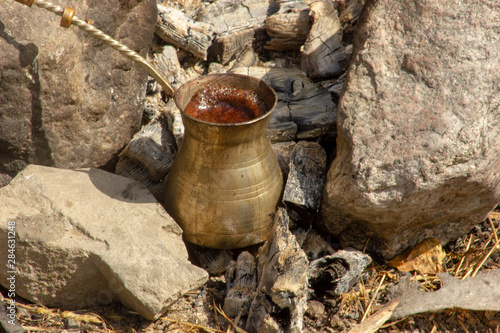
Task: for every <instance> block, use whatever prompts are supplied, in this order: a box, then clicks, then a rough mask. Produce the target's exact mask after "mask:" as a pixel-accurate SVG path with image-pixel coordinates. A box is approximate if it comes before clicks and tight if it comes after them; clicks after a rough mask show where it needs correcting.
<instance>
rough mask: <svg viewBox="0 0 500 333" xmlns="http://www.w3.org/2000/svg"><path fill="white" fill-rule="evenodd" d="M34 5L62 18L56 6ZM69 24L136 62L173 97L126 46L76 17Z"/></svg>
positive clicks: (167, 86) (41, 0) (37, 1)
mask: <svg viewBox="0 0 500 333" xmlns="http://www.w3.org/2000/svg"><path fill="white" fill-rule="evenodd" d="M34 4H35V5H37V6H38V7H40V8H43V9H46V10H48V11H50V12H52V13H54V14H56V15H59V16H63V13H64V9H63V8H62V7H59V6H56V5H54V4H52V3H50V2H48V1H45V0H34ZM71 24H73V25H76V26H77V27H78V28H80V29H82V30H84V31H86V32H87V33H89V34H91V35H92V36H94V37H95V38H97V39H99V40H101V41H103V42H104V44H106V45H109V46H111V47H112V48H113V49H115V50H117V51H118V52H120V53H121V54H122V55H123V56H125V57H127V58H129V59H131V60H132V61H135V62H137V63H138V64H139V65H140V66H141V67H142V68H143V69H144V70H145V71H146V72H148V74H149V75H151V76H152V77H153V78H154V79H155V80H156V81H157V82H158V83H159V84H160V85H161V86H162V87H163V90H165V92H166V93H167V94H168V95H169V96H173V94H174V90H173V89H172V86H170V84H169V83H168V82H167V81H166V80H165V79H164V78H163V76H161V75H160V73H158V72H157V70H156V69H155V68H154V67H153V66H152V65H151V64H150V63H149V62H148V61H147V60H146V59H144V58H143V57H142V56H140V55H139V54H138V53H137V52H135V51H133V50H131V49H129V48H128V47H127V46H125V45H123V44H121V43H120V42H118V41H116V40H115V39H113V38H111V37H110V36H108V35H106V34H105V33H104V32H102V31H101V30H99V29H97V28H96V27H94V26H93V25H91V24H88V23H87V22H85V21H83V20H81V19H79V18H78V17H76V16H73V18H72V20H71Z"/></svg>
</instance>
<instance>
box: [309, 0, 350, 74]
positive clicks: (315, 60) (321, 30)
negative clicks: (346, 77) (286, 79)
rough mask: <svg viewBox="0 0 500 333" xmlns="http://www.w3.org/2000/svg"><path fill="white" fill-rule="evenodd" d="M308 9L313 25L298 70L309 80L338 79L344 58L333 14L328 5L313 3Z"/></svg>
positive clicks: (345, 64)
mask: <svg viewBox="0 0 500 333" xmlns="http://www.w3.org/2000/svg"><path fill="white" fill-rule="evenodd" d="M310 7H311V10H310V16H311V17H312V19H313V24H312V26H311V31H310V33H309V36H308V37H307V40H306V41H305V43H304V47H303V49H302V60H301V68H302V70H303V71H304V72H306V73H307V75H308V76H309V77H310V78H313V79H325V78H329V77H334V76H339V75H340V74H342V72H343V67H346V66H347V61H346V57H347V55H346V51H345V47H344V46H343V45H342V27H341V25H340V21H339V17H338V16H337V12H336V11H335V9H334V7H333V3H332V2H331V1H316V2H313V3H312V4H311V5H310Z"/></svg>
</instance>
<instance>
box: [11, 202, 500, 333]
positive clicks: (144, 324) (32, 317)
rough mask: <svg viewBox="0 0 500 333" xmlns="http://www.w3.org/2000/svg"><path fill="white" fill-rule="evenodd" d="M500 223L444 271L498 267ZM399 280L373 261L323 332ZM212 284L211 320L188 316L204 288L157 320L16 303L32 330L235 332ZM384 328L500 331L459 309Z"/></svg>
mask: <svg viewBox="0 0 500 333" xmlns="http://www.w3.org/2000/svg"><path fill="white" fill-rule="evenodd" d="M499 224H500V212H499V211H495V212H492V213H491V214H490V216H489V218H488V219H487V220H485V221H484V222H482V223H481V224H479V225H478V226H476V227H475V228H474V230H472V231H471V232H470V233H469V234H468V235H466V236H465V237H463V238H460V239H458V240H456V241H455V242H452V243H450V244H448V245H447V246H446V247H445V251H446V258H445V261H444V264H443V267H444V269H445V270H446V271H447V272H448V273H450V274H452V275H453V276H455V277H456V278H461V279H466V278H468V277H472V276H475V275H476V274H477V272H478V271H480V270H484V269H497V268H500V256H499V252H500V242H499V237H500V231H499V229H500V228H499ZM400 278H401V273H400V272H398V271H397V270H396V269H394V268H390V267H388V266H385V265H378V264H372V265H371V267H369V269H367V270H365V272H364V273H363V275H362V277H361V278H360V280H359V283H358V285H357V286H356V287H355V288H353V289H352V290H351V291H349V292H348V293H346V294H343V295H341V297H339V299H338V300H337V304H338V311H335V312H334V313H333V312H330V313H329V314H328V315H327V317H328V318H324V320H323V331H325V332H326V331H329V332H342V331H346V330H348V329H349V327H350V326H352V325H353V324H355V323H359V322H361V321H363V320H366V319H367V318H369V317H370V315H372V314H373V313H374V312H375V311H377V310H378V309H380V308H381V307H382V306H383V305H384V304H386V303H387V302H388V290H389V289H390V287H391V286H392V285H395V284H397V283H398V282H399V281H400ZM411 279H412V280H413V281H416V282H418V285H419V288H420V290H423V291H434V290H437V289H439V288H440V286H441V281H440V279H439V277H438V276H437V275H429V274H420V273H418V272H413V273H412V276H411ZM219 287H220V286H219ZM211 288H213V290H211V289H210V288H208V294H210V293H213V294H214V295H212V296H210V295H208V296H209V299H210V300H211V302H209V303H208V304H209V305H208V307H207V308H205V309H199V310H198V311H202V312H204V313H205V315H206V316H207V318H208V317H211V320H201V319H200V318H199V317H200V316H199V313H200V312H198V314H192V315H191V316H189V315H186V313H187V312H189V311H192V309H193V308H194V305H193V304H194V300H195V299H197V298H200V297H199V293H200V291H195V292H192V293H190V294H188V295H186V297H185V298H184V305H183V306H180V307H178V308H174V309H172V310H171V311H169V312H168V313H167V314H166V315H165V316H164V317H161V318H160V319H158V320H157V321H156V322H154V323H152V322H149V321H147V320H145V319H143V318H141V317H140V316H139V315H137V314H135V313H133V312H130V311H128V310H127V309H125V308H124V307H122V306H120V305H113V306H109V307H105V308H101V309H92V310H89V311H75V312H72V311H62V310H59V309H51V308H47V307H44V306H40V305H34V304H29V303H28V302H16V305H17V307H18V318H19V321H20V323H21V324H22V326H23V327H24V328H25V329H26V330H27V331H28V332H103V333H110V332H209V333H222V332H230V331H233V332H234V329H232V328H231V325H229V323H228V322H227V320H226V319H224V314H223V313H221V312H222V311H221V309H220V305H216V303H217V304H221V302H222V300H221V299H220V297H219V298H218V299H217V297H216V295H215V294H216V293H217V292H216V291H215V289H217V288H216V287H214V286H212V287H211ZM205 303H207V302H205ZM324 324H326V326H325V325H324ZM234 326H235V327H236V325H234ZM309 329H310V328H309ZM236 331H238V329H236ZM380 332H432V333H438V332H492V333H493V332H500V314H498V313H494V312H488V311H482V312H473V311H466V310H461V309H454V310H448V311H442V312H439V313H427V314H423V315H417V316H411V317H408V318H404V319H402V320H399V321H396V322H390V323H386V324H385V325H384V326H382V328H381V329H380Z"/></svg>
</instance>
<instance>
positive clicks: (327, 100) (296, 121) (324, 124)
mask: <svg viewBox="0 0 500 333" xmlns="http://www.w3.org/2000/svg"><path fill="white" fill-rule="evenodd" d="M231 72H232V73H237V74H245V75H250V76H253V77H257V78H259V79H261V80H264V81H265V82H266V83H268V84H269V85H271V87H273V88H274V90H275V91H276V93H277V94H278V104H277V106H276V109H275V111H274V112H273V115H272V116H271V123H270V124H269V137H270V139H271V141H272V142H277V141H292V140H295V139H299V140H300V139H313V138H316V137H318V136H321V135H323V134H326V133H329V132H334V131H335V130H336V114H337V113H336V107H335V104H334V103H333V101H332V98H331V95H330V93H329V92H328V90H326V89H324V88H322V87H321V86H320V85H318V84H316V83H313V82H312V81H311V80H309V78H307V75H306V74H305V73H304V72H302V71H301V70H298V69H290V68H265V67H257V66H254V67H238V68H233V69H232V70H231ZM295 128H296V131H295V133H294V132H293V131H294V130H295Z"/></svg>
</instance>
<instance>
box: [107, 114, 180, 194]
mask: <svg viewBox="0 0 500 333" xmlns="http://www.w3.org/2000/svg"><path fill="white" fill-rule="evenodd" d="M167 123H168V121H167V119H166V118H164V117H160V118H158V119H156V121H154V122H152V123H151V124H149V125H147V126H145V127H143V128H142V129H141V131H140V132H138V133H137V134H136V135H134V137H133V138H132V140H130V142H129V144H128V145H127V146H126V147H125V149H123V151H122V152H121V153H120V158H119V160H118V163H117V165H116V171H115V173H116V174H117V175H121V176H124V177H128V178H132V179H135V180H137V181H139V182H141V183H143V184H144V185H146V187H147V188H148V189H149V190H150V191H151V193H153V195H154V196H155V197H156V198H157V199H158V200H160V199H161V196H162V195H161V193H162V188H163V180H164V179H165V178H166V177H167V176H168V174H169V172H170V167H171V166H172V164H173V163H174V157H175V154H176V153H177V145H176V143H175V138H174V136H173V135H172V133H170V131H168V124H167Z"/></svg>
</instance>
